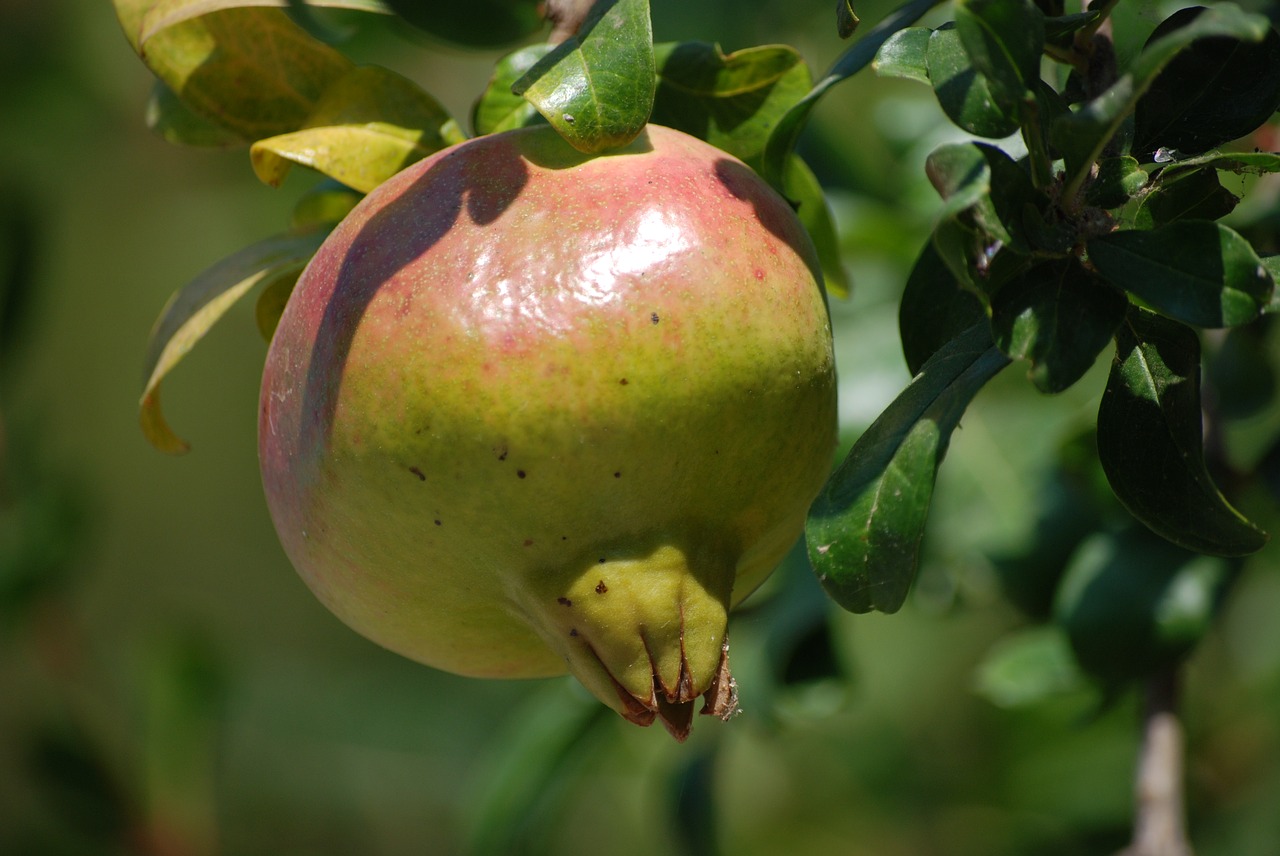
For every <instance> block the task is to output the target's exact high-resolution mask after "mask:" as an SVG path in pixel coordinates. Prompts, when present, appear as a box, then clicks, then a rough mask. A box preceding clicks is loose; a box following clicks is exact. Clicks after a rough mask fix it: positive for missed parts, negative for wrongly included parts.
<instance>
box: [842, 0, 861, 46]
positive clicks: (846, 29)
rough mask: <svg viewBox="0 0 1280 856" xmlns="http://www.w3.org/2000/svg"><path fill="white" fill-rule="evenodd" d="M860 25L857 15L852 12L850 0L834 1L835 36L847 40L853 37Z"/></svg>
mask: <svg viewBox="0 0 1280 856" xmlns="http://www.w3.org/2000/svg"><path fill="white" fill-rule="evenodd" d="M861 23H862V20H861V19H860V18H859V17H858V13H857V12H855V11H853V3H852V2H850V0H836V35H838V36H840V38H842V39H847V38H849V37H850V36H852V35H853V33H854V31H855V30H857V29H858V25H859V24H861Z"/></svg>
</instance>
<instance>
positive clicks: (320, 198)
mask: <svg viewBox="0 0 1280 856" xmlns="http://www.w3.org/2000/svg"><path fill="white" fill-rule="evenodd" d="M363 198H364V194H363V193H358V192H356V191H354V190H352V189H351V188H350V187H347V186H346V185H345V184H341V183H340V182H337V181H334V180H333V179H331V178H328V179H325V180H324V181H321V182H319V183H318V184H316V186H315V187H313V188H311V189H310V190H308V191H307V192H306V193H304V194H303V195H302V197H301V198H299V199H298V201H297V203H295V204H294V206H293V214H292V215H291V217H290V225H291V226H292V227H293V228H294V230H295V231H299V232H301V231H305V230H306V229H309V228H311V227H312V226H320V225H324V224H328V225H332V224H334V223H337V222H338V221H339V220H341V219H342V218H343V217H346V216H347V214H349V213H350V212H351V209H352V208H354V207H356V203H357V202H359V201H360V200H361V199H363Z"/></svg>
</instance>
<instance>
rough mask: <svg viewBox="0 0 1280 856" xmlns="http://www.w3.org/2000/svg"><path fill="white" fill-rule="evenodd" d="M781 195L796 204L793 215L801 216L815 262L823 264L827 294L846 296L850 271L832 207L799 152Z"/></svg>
mask: <svg viewBox="0 0 1280 856" xmlns="http://www.w3.org/2000/svg"><path fill="white" fill-rule="evenodd" d="M783 194H784V195H785V196H786V198H787V199H789V200H791V203H792V205H794V206H795V209H796V216H797V217H799V218H800V222H801V223H802V224H803V225H804V228H805V231H806V232H808V233H809V238H810V240H812V241H813V245H814V248H815V249H817V251H818V263H819V264H820V265H821V266H822V279H823V283H824V285H825V286H826V289H827V293H828V294H830V295H832V296H833V297H848V296H849V274H848V273H847V272H846V271H845V268H844V256H843V255H842V254H841V252H840V238H839V236H838V235H837V234H836V224H835V221H834V220H833V219H832V217H831V209H830V208H829V207H828V206H827V197H826V194H824V193H823V191H822V185H821V184H819V183H818V177H817V176H815V175H814V174H813V170H811V169H809V167H808V166H807V165H806V164H805V162H804V161H802V160H801V159H800V157H799V156H798V155H796V156H793V157H792V158H791V164H790V165H789V167H788V169H787V174H786V177H785V179H784V185H783Z"/></svg>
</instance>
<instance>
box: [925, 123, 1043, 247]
mask: <svg viewBox="0 0 1280 856" xmlns="http://www.w3.org/2000/svg"><path fill="white" fill-rule="evenodd" d="M925 172H926V174H927V175H928V177H929V181H930V182H931V183H932V184H933V186H934V189H936V190H937V191H938V195H940V196H941V197H942V198H943V199H944V200H945V201H946V204H945V205H944V206H943V210H942V216H943V217H944V218H945V217H956V216H959V215H961V214H965V215H967V216H968V217H971V218H972V220H973V222H974V223H975V224H976V225H977V226H978V227H979V228H980V229H981V230H982V231H983V232H985V234H986V235H987V236H988V240H987V243H989V244H993V243H997V242H998V243H999V244H1001V245H1008V246H1011V247H1013V248H1014V249H1017V250H1019V251H1025V250H1026V249H1027V239H1026V236H1025V228H1024V226H1023V221H1024V219H1025V214H1026V211H1027V209H1028V207H1030V208H1031V209H1035V210H1040V209H1043V208H1046V207H1047V200H1046V199H1045V197H1044V195H1043V194H1041V193H1039V192H1038V191H1037V190H1036V189H1035V188H1034V187H1033V186H1032V185H1031V179H1030V177H1029V176H1028V175H1027V174H1026V172H1024V171H1023V169H1022V167H1021V166H1019V165H1018V164H1017V163H1015V162H1014V161H1013V160H1012V159H1011V158H1010V157H1009V156H1008V155H1007V154H1005V153H1004V152H1003V151H1001V150H1000V149H998V148H996V147H995V146H991V145H987V144H985V143H951V144H949V145H945V146H940V147H938V148H937V149H935V150H934V151H933V152H932V153H931V154H930V155H929V157H928V159H927V160H926V161H925Z"/></svg>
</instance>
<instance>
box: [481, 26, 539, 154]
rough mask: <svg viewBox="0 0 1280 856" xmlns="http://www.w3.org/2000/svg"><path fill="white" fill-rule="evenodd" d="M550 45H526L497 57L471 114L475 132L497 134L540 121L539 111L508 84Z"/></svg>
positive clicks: (530, 66)
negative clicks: (498, 58)
mask: <svg viewBox="0 0 1280 856" xmlns="http://www.w3.org/2000/svg"><path fill="white" fill-rule="evenodd" d="M551 48H552V46H551V45H549V44H546V43H545V42H544V43H542V44H537V45H529V46H528V47H524V48H520V50H518V51H514V52H512V53H509V54H507V55H506V56H504V57H503V58H502V59H500V60H498V63H497V65H495V66H494V68H493V74H492V75H491V76H490V77H489V85H488V86H487V87H485V90H484V93H483V94H482V95H481V96H480V99H479V100H478V101H476V106H475V109H474V110H473V111H472V113H471V125H472V127H473V128H475V132H476V133H477V134H497V133H500V132H502V131H509V130H511V129H512V128H523V127H524V126H525V125H530V124H533V123H535V122H541V121H543V119H542V114H541V113H539V112H538V111H537V110H535V109H534V107H533V105H532V104H530V103H529V102H528V101H526V100H524V99H523V98H521V97H520V96H519V95H516V94H515V93H514V92H512V91H511V87H512V86H513V85H515V82H516V81H517V80H519V79H520V78H521V77H524V75H525V73H526V72H527V71H528V70H529V69H531V68H533V66H534V65H535V64H536V63H537V62H538V60H540V59H542V58H543V57H544V56H546V55H547V53H548V52H550V50H551Z"/></svg>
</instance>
